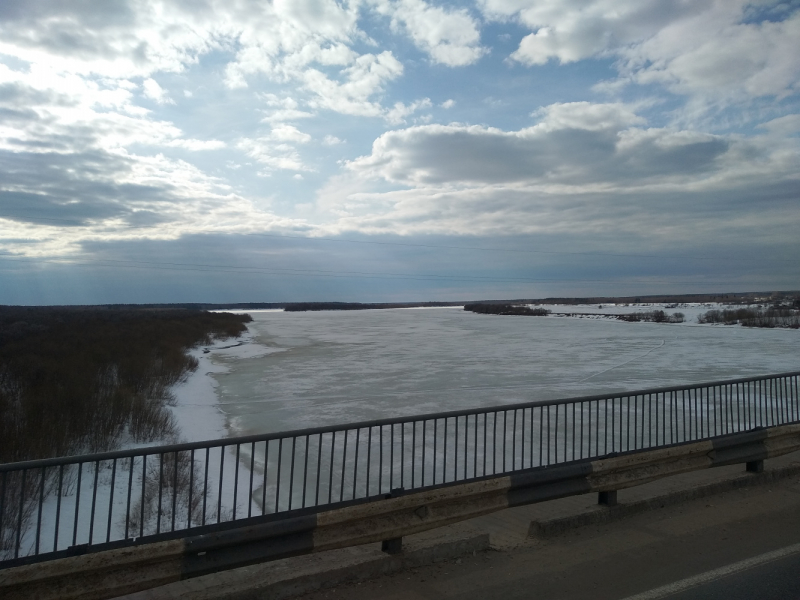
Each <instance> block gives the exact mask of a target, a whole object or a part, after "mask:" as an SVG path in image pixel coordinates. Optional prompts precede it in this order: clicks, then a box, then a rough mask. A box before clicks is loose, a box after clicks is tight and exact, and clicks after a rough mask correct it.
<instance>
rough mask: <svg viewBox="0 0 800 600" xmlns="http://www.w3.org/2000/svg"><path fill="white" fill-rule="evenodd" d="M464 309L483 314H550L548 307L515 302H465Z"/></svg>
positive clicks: (543, 315) (534, 315)
mask: <svg viewBox="0 0 800 600" xmlns="http://www.w3.org/2000/svg"><path fill="white" fill-rule="evenodd" d="M464 310H467V311H470V312H474V313H479V314H482V315H527V316H531V317H545V316H547V315H549V314H550V311H549V310H547V309H546V308H530V307H528V306H515V305H513V304H465V305H464Z"/></svg>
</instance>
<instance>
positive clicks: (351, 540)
mask: <svg viewBox="0 0 800 600" xmlns="http://www.w3.org/2000/svg"><path fill="white" fill-rule="evenodd" d="M798 449H800V425H798V424H795V425H784V426H780V427H775V428H772V429H760V430H754V431H748V432H744V433H738V434H732V435H729V436H723V437H719V438H715V439H712V440H706V441H701V442H692V443H688V444H682V445H676V446H671V447H667V448H658V449H655V450H640V451H633V452H628V453H624V454H620V455H618V456H610V457H605V458H601V459H596V460H586V461H580V462H575V463H569V464H564V465H558V466H553V467H547V468H538V469H532V470H527V471H519V472H514V473H510V474H508V475H503V476H498V477H492V478H487V479H482V480H478V481H472V482H469V483H463V484H453V485H448V486H444V487H440V488H436V489H431V490H424V491H420V492H414V493H408V494H406V495H401V496H398V497H393V498H387V499H385V500H381V501H378V502H369V503H362V504H357V505H353V506H348V507H344V508H338V509H334V510H326V511H321V512H319V513H316V514H310V515H305V516H299V517H292V518H287V519H283V520H280V521H274V522H269V523H262V524H258V525H251V526H247V527H240V528H237V529H232V530H228V531H222V532H218V533H212V534H206V535H197V536H193V537H188V538H185V539H181V540H174V541H169V542H159V543H153V544H142V545H139V546H132V547H127V548H123V549H117V550H109V551H105V552H98V553H94V554H86V555H83V556H74V557H69V558H62V559H57V560H53V561H49V562H45V563H40V564H35V565H26V566H21V567H14V568H10V569H5V570H3V571H0V597H2V598H4V600H16V599H18V598H19V599H22V598H39V599H41V600H49V599H51V598H52V599H54V600H55V599H71V598H75V599H78V598H81V599H86V600H94V599H97V600H100V599H104V598H113V597H115V596H120V595H123V594H128V593H131V592H135V591H139V590H144V589H148V588H152V587H157V586H159V585H163V584H165V583H169V582H173V581H178V580H181V579H188V578H191V577H197V576H199V575H205V574H208V573H213V572H217V571H222V570H226V569H231V568H235V567H241V566H246V565H249V564H255V563H258V562H263V561H267V560H276V559H279V558H285V557H289V556H296V555H300V554H308V553H311V552H320V551H324V550H332V549H335V548H344V547H348V546H355V545H360V544H367V543H370V542H378V541H381V540H387V539H393V538H400V537H403V536H407V535H411V534H414V533H419V532H422V531H426V530H429V529H433V528H436V527H441V526H444V525H449V524H451V523H455V522H458V521H463V520H466V519H471V518H473V517H477V516H481V515H484V514H487V513H491V512H495V511H498V510H502V509H504V508H509V507H513V506H520V505H524V504H532V503H535V502H542V501H545V500H553V499H556V498H562V497H565V496H571V495H576V494H584V493H587V492H613V491H615V490H619V489H624V488H627V487H632V486H635V485H641V484H644V483H648V482H650V481H654V480H656V479H661V478H663V477H669V476H671V475H677V474H679V473H685V472H688V471H696V470H699V469H706V468H710V467H716V466H723V465H730V464H740V463H748V464H751V463H754V462H757V461H763V460H764V459H766V458H772V457H775V456H780V455H782V454H787V453H789V452H794V451H796V450H798Z"/></svg>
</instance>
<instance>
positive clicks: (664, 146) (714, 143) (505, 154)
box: [351, 126, 731, 184]
mask: <svg viewBox="0 0 800 600" xmlns="http://www.w3.org/2000/svg"><path fill="white" fill-rule="evenodd" d="M624 133H627V132H620V131H619V130H618V129H617V128H612V127H609V128H605V129H579V128H559V129H550V130H536V129H530V130H522V131H518V132H503V131H499V130H496V129H488V128H479V127H464V126H422V127H415V128H411V129H406V130H399V131H392V132H388V133H385V134H384V135H383V136H382V137H381V138H380V139H379V140H378V142H376V144H375V146H374V147H373V154H372V156H370V157H366V158H364V159H359V160H357V161H354V162H353V163H351V165H352V166H353V167H354V168H356V169H359V168H360V167H362V166H363V167H366V168H375V170H376V171H377V172H378V173H380V174H381V175H383V176H385V177H386V178H387V179H390V180H394V181H403V182H416V183H421V184H442V183H451V184H452V183H488V184H494V183H513V182H520V181H537V180H540V181H546V182H553V183H567V184H583V183H599V182H612V183H617V184H630V183H637V182H641V181H646V180H649V179H653V178H659V177H685V176H696V175H701V174H707V173H710V172H712V171H714V170H716V169H717V168H718V165H717V164H716V161H717V159H718V158H719V157H721V156H722V155H724V154H725V152H727V151H728V149H729V147H730V144H731V142H730V141H728V140H726V139H723V138H719V137H714V136H700V135H695V136H680V135H676V134H675V133H674V132H671V131H667V130H660V131H658V130H656V131H654V130H648V131H644V130H633V133H635V134H638V135H630V136H627V138H626V136H625V135H624Z"/></svg>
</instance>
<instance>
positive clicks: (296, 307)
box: [283, 302, 460, 312]
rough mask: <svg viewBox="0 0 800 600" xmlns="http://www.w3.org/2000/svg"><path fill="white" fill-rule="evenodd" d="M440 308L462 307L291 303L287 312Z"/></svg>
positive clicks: (454, 304)
mask: <svg viewBox="0 0 800 600" xmlns="http://www.w3.org/2000/svg"><path fill="white" fill-rule="evenodd" d="M438 306H460V303H459V302H379V303H363V302H291V303H289V304H286V305H285V307H284V309H283V310H284V311H286V312H304V311H318V310H375V309H384V308H425V307H429V308H430V307H438Z"/></svg>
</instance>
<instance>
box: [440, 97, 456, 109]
mask: <svg viewBox="0 0 800 600" xmlns="http://www.w3.org/2000/svg"><path fill="white" fill-rule="evenodd" d="M455 105H456V101H455V100H453V99H452V98H450V99H449V100H445V101H444V102H442V103H441V104H440V105H439V106H441V107H442V108H444V109H449V108H453V107H454V106H455Z"/></svg>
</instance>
